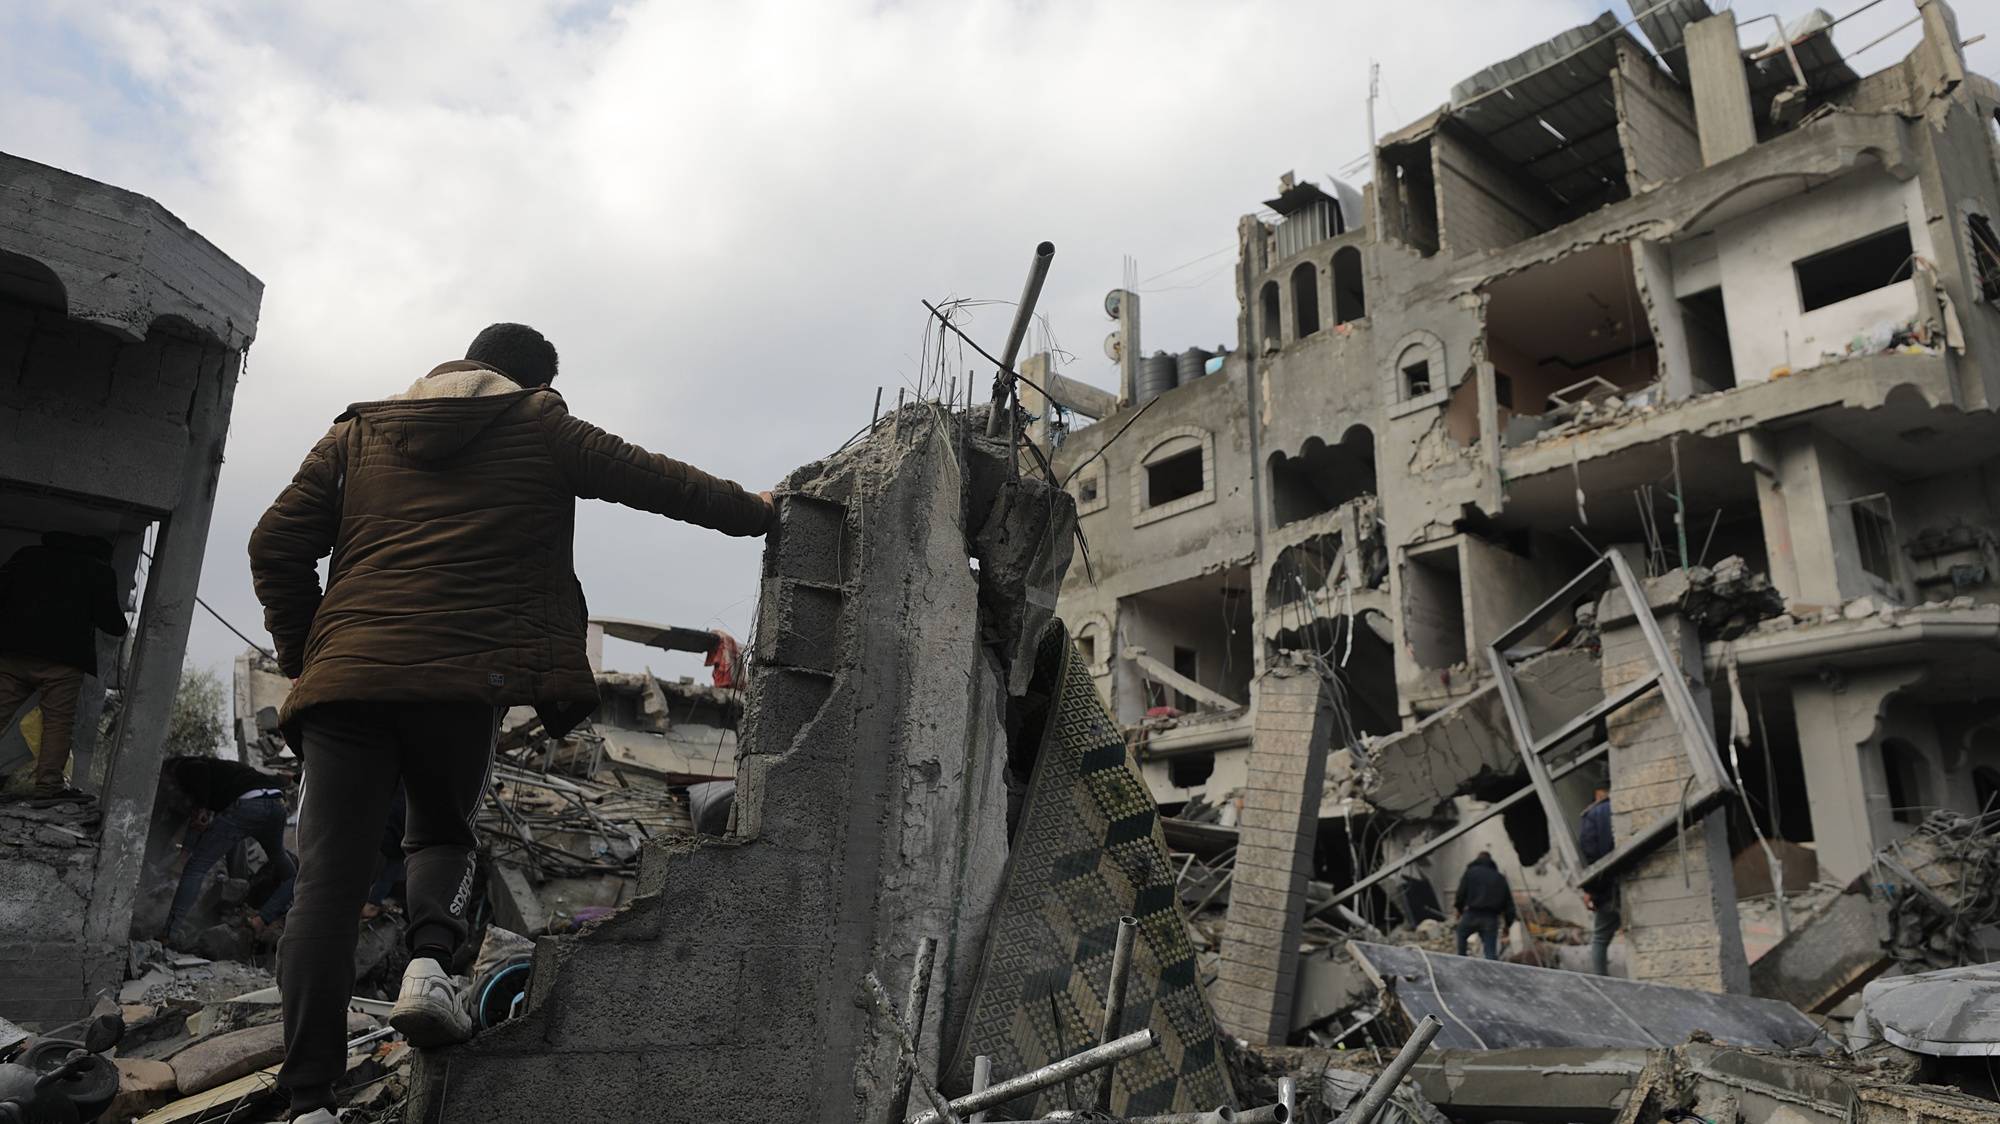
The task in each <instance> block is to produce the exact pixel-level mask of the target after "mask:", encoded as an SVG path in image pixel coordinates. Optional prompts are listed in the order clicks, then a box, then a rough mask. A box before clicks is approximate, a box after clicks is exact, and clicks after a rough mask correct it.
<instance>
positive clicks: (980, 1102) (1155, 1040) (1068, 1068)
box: [875, 981, 1160, 1124]
mask: <svg viewBox="0 0 2000 1124" xmlns="http://www.w3.org/2000/svg"><path fill="white" fill-rule="evenodd" d="M875 986H876V987H880V986H882V985H881V983H880V981H877V983H876V985H875ZM1159 1044H1160V1036H1159V1035H1157V1034H1155V1033H1153V1029H1152V1028H1151V1027H1147V1028H1146V1029H1144V1030H1135V1031H1133V1032H1132V1033H1130V1034H1128V1035H1126V1036H1125V1037H1123V1038H1120V1039H1118V1040H1116V1041H1114V1042H1109V1043H1106V1044H1105V1045H1102V1046H1093V1047H1091V1048H1090V1049H1088V1050H1085V1051H1084V1052H1083V1053H1081V1054H1071V1055H1070V1056H1069V1057H1067V1058H1064V1059H1063V1060H1061V1061H1059V1062H1050V1063H1049V1064H1047V1065H1045V1066H1043V1067H1042V1068H1040V1069H1031V1070H1029V1071H1028V1072H1026V1073H1023V1074H1021V1075H1020V1076H1018V1077H1009V1078H1008V1079H1007V1080H1005V1081H1002V1082H1000V1083H999V1084H996V1085H990V1086H988V1087H987V1088H986V1089H985V1090H983V1091H981V1092H978V1093H967V1094H966V1095H965V1096H962V1097H960V1098H958V1099H957V1100H955V1101H953V1102H951V1109H952V1111H954V1112H978V1111H979V1110H980V1109H983V1108H993V1107H994V1106H996V1105H1003V1104H1006V1103H1007V1102H1008V1101H1011V1100H1013V1099H1014V1098H1015V1097H1020V1096H1026V1095H1027V1094H1029V1093H1033V1092H1035V1091H1037V1090H1040V1089H1046V1088H1048V1087H1049V1086H1051V1085H1057V1084H1061V1083H1062V1082H1064V1081H1068V1080H1069V1079H1070V1078H1072V1077H1082V1076H1083V1075H1084V1074H1086V1073H1095V1072H1097V1071H1098V1070H1100V1069H1102V1068H1104V1067H1105V1066H1107V1065H1110V1064H1111V1063H1113V1062H1116V1061H1120V1060H1122V1059H1125V1058H1129V1057H1131V1056H1132V1055H1134V1054H1141V1053H1144V1052H1146V1051H1147V1050H1151V1049H1153V1048H1154V1047H1156V1046H1158V1045H1159ZM943 1119H944V1114H942V1113H940V1112H936V1111H932V1112H926V1113H924V1114H923V1115H922V1116H919V1117H916V1118H915V1119H913V1120H911V1121H910V1124H938V1121H940V1120H943Z"/></svg>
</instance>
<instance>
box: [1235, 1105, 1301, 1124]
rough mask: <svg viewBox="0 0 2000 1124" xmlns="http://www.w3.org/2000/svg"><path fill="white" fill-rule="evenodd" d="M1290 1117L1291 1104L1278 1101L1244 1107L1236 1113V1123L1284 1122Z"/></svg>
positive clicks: (1270, 1123) (1283, 1123) (1263, 1123)
mask: <svg viewBox="0 0 2000 1124" xmlns="http://www.w3.org/2000/svg"><path fill="white" fill-rule="evenodd" d="M1291 1118H1292V1109H1291V1106H1289V1105H1287V1104H1284V1103H1283V1102H1279V1103H1278V1104H1267V1105H1263V1106H1261V1107H1259V1108H1246V1109H1244V1110H1243V1111H1242V1112H1239V1113H1237V1114H1236V1124H1285V1122H1286V1121H1288V1120H1290V1119H1291Z"/></svg>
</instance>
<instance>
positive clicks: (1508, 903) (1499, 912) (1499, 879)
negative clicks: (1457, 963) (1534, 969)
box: [1452, 851, 1514, 960]
mask: <svg viewBox="0 0 2000 1124" xmlns="http://www.w3.org/2000/svg"><path fill="white" fill-rule="evenodd" d="M1452 908H1453V909H1455V910H1457V911H1458V954H1459V955H1460V956H1464V955H1465V949H1466V945H1467V944H1468V943H1469V941H1470V938H1471V937H1472V934H1474V933H1477V934H1479V944H1480V947H1481V948H1482V949H1484V950H1485V953H1486V959H1488V960H1498V959H1500V927H1501V925H1502V924H1506V925H1512V924H1513V923H1514V889H1513V887H1511V886H1509V885H1507V876H1506V875H1504V874H1502V873H1500V868H1499V867H1498V866H1497V865H1495V864H1494V862H1493V853H1492V852H1490V851H1481V852H1479V855H1478V857H1476V858H1474V859H1473V860H1472V861H1471V862H1470V863H1468V864H1467V865H1466V868H1465V873H1464V874H1463V875H1461V876H1460V877H1459V880H1458V896H1457V897H1456V898H1455V899H1454V900H1453V902H1452Z"/></svg>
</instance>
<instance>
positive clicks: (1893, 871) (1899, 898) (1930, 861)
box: [1875, 811, 2000, 971]
mask: <svg viewBox="0 0 2000 1124" xmlns="http://www.w3.org/2000/svg"><path fill="white" fill-rule="evenodd" d="M1997 823H2000V817H1994V818H1988V817H1984V816H1964V815H1959V814H1957V813H1954V812H1948V811H1937V812H1932V813H1931V814H1930V816H1929V817H1928V818H1926V819H1925V820H1924V822H1923V823H1922V824H1921V825H1919V826H1918V828H1917V830H1916V831H1915V832H1913V833H1912V834H1911V835H1910V836H1909V837H1908V838H1906V839H1901V840H1898V841H1896V842H1894V843H1891V844H1890V845H1889V846H1887V847H1885V848H1883V849H1882V850H1881V851H1880V852H1878V853H1877V854H1876V856H1875V863H1876V867H1877V871H1878V875H1877V877H1878V879H1879V881H1880V882H1881V884H1883V885H1884V886H1886V887H1888V888H1889V937H1888V940H1887V942H1886V943H1887V945H1888V948H1889V952H1890V955H1891V956H1893V957H1894V958H1895V960H1896V962H1897V963H1898V964H1901V965H1903V966H1904V968H1905V970H1906V971H1920V970H1924V969H1940V968H1956V967H1959V966H1961V965H1965V964H1980V963H1985V962H1987V961H1989V960H1991V959H1993V958H1994V956H1995V955H1996V954H2000V948H1996V947H1994V943H1993V932H1992V926H1993V925H1994V924H1995V922H1996V921H2000V836H1996V835H1995V834H1994V828H1995V826H1996V824H1997Z"/></svg>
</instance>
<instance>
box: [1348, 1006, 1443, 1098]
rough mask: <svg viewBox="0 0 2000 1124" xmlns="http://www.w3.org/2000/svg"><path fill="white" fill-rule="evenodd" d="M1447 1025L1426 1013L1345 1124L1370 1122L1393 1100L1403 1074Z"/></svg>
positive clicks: (1414, 1063)
mask: <svg viewBox="0 0 2000 1124" xmlns="http://www.w3.org/2000/svg"><path fill="white" fill-rule="evenodd" d="M1443 1027H1444V1023H1443V1022H1441V1021H1439V1019H1438V1017H1437V1016H1436V1015H1425V1016H1424V1021H1422V1022H1420V1023H1418V1024H1417V1029H1416V1031H1415V1032H1414V1033H1412V1034H1411V1035H1410V1040H1409V1041H1408V1042H1405V1043H1403V1048H1402V1049H1401V1050H1399V1051H1397V1052H1396V1058H1395V1060H1394V1061H1392V1062H1390V1063H1389V1068H1387V1069H1385V1070H1383V1071H1382V1075H1381V1076H1380V1077H1377V1078H1376V1079H1375V1084H1373V1085H1370V1086H1368V1092H1366V1093H1364V1094H1362V1097H1361V1103H1360V1104H1358V1105H1356V1106H1354V1111H1353V1112H1350V1113H1349V1114H1348V1116H1347V1119H1346V1120H1344V1121H1342V1122H1341V1124H1368V1122H1369V1121H1371V1120H1373V1119H1375V1114H1376V1113H1378V1112H1380V1111H1382V1106H1383V1105H1385V1104H1388V1103H1389V1094H1391V1093H1394V1092H1395V1091H1396V1086H1397V1085H1399V1084H1401V1083H1402V1080H1403V1075H1404V1074H1407V1073H1409V1072H1410V1067H1411V1066H1413V1065H1416V1064H1417V1059H1418V1058H1420V1057H1423V1055H1424V1051H1425V1050H1427V1049H1429V1048H1430V1044H1431V1039H1433V1038H1436V1037H1437V1034H1438V1031H1439V1030H1440V1029H1442V1028H1443Z"/></svg>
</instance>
